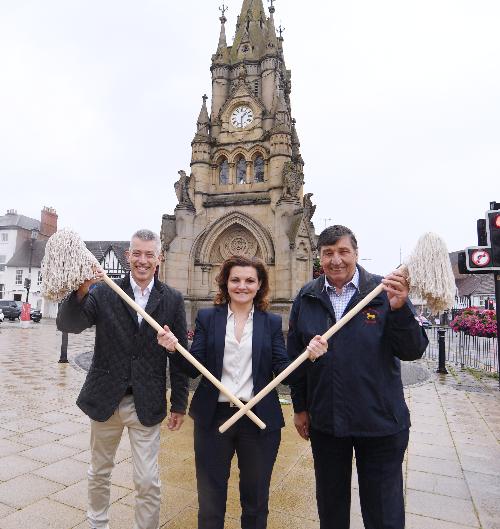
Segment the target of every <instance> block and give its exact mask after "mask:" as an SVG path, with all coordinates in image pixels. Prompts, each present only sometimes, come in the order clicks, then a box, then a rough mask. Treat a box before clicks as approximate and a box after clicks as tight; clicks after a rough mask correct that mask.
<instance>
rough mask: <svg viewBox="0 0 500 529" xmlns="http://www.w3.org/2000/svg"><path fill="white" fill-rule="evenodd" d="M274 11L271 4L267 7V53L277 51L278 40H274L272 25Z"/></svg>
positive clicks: (274, 30)
mask: <svg viewBox="0 0 500 529" xmlns="http://www.w3.org/2000/svg"><path fill="white" fill-rule="evenodd" d="M275 11H276V9H275V7H274V6H273V3H272V1H271V5H270V6H269V19H268V20H267V46H266V47H267V50H266V52H267V53H273V52H276V51H277V48H278V39H277V38H276V27H275V25H274V12H275Z"/></svg>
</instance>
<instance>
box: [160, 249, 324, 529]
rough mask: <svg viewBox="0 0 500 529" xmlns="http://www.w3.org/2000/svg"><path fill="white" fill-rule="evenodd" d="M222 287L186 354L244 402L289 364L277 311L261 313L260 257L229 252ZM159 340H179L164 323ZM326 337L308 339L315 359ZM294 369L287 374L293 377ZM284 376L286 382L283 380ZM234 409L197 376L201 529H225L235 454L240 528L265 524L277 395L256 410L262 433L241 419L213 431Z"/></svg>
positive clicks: (279, 420) (194, 410) (264, 280)
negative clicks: (264, 427) (221, 430)
mask: <svg viewBox="0 0 500 529" xmlns="http://www.w3.org/2000/svg"><path fill="white" fill-rule="evenodd" d="M217 283H218V287H219V292H218V293H217V296H216V298H215V301H214V307H210V308H206V309H201V310H200V311H199V312H198V315H197V318H196V328H195V333H194V338H193V344H192V346H191V351H190V352H191V354H192V355H193V356H194V357H195V358H196V359H197V360H198V361H199V362H201V363H202V364H203V365H204V366H205V367H206V368H207V369H208V370H209V371H210V372H211V373H213V374H214V375H215V376H216V377H217V378H218V379H219V380H221V381H222V383H223V384H224V385H225V386H226V387H227V389H228V390H229V391H231V393H233V394H234V395H236V396H237V397H238V398H239V399H240V400H242V401H248V400H250V398H251V397H253V396H254V395H255V394H257V393H258V392H259V391H260V390H261V389H262V388H264V387H265V386H266V385H267V384H268V383H269V382H270V381H271V380H272V379H273V377H274V376H275V375H277V374H279V373H280V372H281V371H283V370H284V369H285V368H286V367H287V366H288V365H289V364H290V360H289V358H288V355H287V352H286V347H285V342H284V339H283V333H282V329H281V316H278V315H277V314H271V313H270V312H266V309H267V307H268V305H269V301H268V294H269V280H268V275H267V271H266V269H265V267H264V264H263V263H262V261H260V260H259V259H257V258H252V259H247V258H245V257H241V256H233V257H230V258H229V259H227V260H226V261H225V262H224V263H223V264H222V267H221V271H220V273H219V275H218V276H217ZM165 331H166V332H165V333H164V334H163V335H159V337H158V341H159V343H160V344H161V345H163V346H164V347H166V348H167V349H168V350H170V351H172V350H175V344H176V342H177V339H176V338H175V336H174V335H173V334H172V333H171V332H170V331H169V329H168V327H165ZM326 347H327V344H326V341H325V340H323V339H322V338H321V337H320V336H315V337H314V338H313V339H312V340H311V342H310V344H309V347H308V349H309V355H310V359H311V360H312V361H314V360H315V359H316V358H317V357H319V356H321V355H322V354H324V352H325V351H326ZM182 369H183V370H184V371H185V372H186V373H187V374H188V375H189V376H191V377H192V378H195V377H197V376H198V375H199V372H198V371H197V370H196V368H194V367H193V366H192V365H191V364H190V363H188V362H187V361H186V360H185V359H184V358H182ZM293 378H294V377H293V374H292V375H291V376H290V377H288V379H292V380H293ZM287 381H288V380H287ZM237 409H238V408H236V407H234V405H232V404H231V403H229V402H228V401H227V398H226V397H225V396H224V395H222V393H220V392H219V390H218V389H217V388H216V387H215V386H214V385H213V384H212V383H211V382H209V381H208V380H206V379H205V378H204V377H202V379H201V381H200V383H199V385H198V388H197V389H196V391H195V393H194V396H193V399H192V401H191V407H190V410H189V415H190V416H191V417H192V418H193V419H194V450H195V461H196V477H197V483H198V502H199V511H198V529H223V528H224V517H225V512H226V500H227V483H228V479H229V474H230V469H231V460H232V458H233V456H234V453H235V452H236V454H237V455H238V467H239V470H240V502H241V509H242V514H241V527H242V529H265V528H266V527H267V515H268V500H269V485H270V482H271V474H272V470H273V466H274V462H275V461H276V456H277V454H278V448H279V444H280V440H281V428H282V427H283V426H284V425H285V422H284V420H283V413H282V411H281V406H280V403H279V399H278V393H277V392H276V390H273V391H272V392H271V393H269V394H268V395H267V396H266V397H264V398H263V399H262V400H261V401H260V402H259V403H258V404H256V405H255V407H254V408H253V411H254V413H255V414H256V415H257V416H258V417H259V418H260V419H262V421H264V422H265V423H266V429H265V430H259V428H258V427H257V426H255V424H254V423H253V422H252V421H251V420H250V419H248V417H246V416H244V417H242V418H241V419H240V420H239V421H238V422H236V424H234V425H233V426H232V427H231V428H229V429H228V430H227V431H226V432H225V433H223V434H221V433H219V431H218V428H219V426H220V425H221V424H223V423H224V422H226V420H227V419H229V418H230V417H231V416H232V415H233V414H234V413H235V412H236V411H237Z"/></svg>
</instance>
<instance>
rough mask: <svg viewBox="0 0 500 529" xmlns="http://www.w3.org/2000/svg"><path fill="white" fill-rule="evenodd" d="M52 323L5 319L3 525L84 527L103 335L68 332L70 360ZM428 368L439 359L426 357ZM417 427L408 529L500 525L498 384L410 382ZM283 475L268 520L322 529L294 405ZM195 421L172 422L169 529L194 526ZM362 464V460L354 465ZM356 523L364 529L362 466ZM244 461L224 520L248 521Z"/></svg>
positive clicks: (116, 501) (119, 463) (165, 438)
mask: <svg viewBox="0 0 500 529" xmlns="http://www.w3.org/2000/svg"><path fill="white" fill-rule="evenodd" d="M60 344H61V334H60V333H59V332H57V331H56V329H55V325H54V322H53V321H50V320H42V322H41V323H40V324H31V326H30V327H29V328H28V329H22V328H21V327H20V326H19V324H18V323H11V322H4V323H2V324H0V382H1V388H2V389H1V399H0V529H70V528H75V529H84V528H86V527H87V523H86V521H85V509H86V500H87V493H86V470H87V464H88V460H89V450H88V442H89V421H88V419H87V418H86V417H85V416H84V415H83V414H82V413H81V412H80V410H79V409H78V408H77V407H76V406H75V404H74V402H75V399H76V395H77V393H78V391H79V388H80V386H81V384H82V382H83V379H84V375H85V373H84V371H83V370H82V369H81V368H79V367H78V366H77V365H76V364H75V362H74V359H75V357H76V356H77V355H78V354H80V353H83V352H87V351H89V350H91V349H92V344H93V332H92V331H86V332H84V333H82V334H81V335H78V336H74V335H70V339H69V351H68V356H69V358H70V362H71V363H70V364H59V363H57V360H58V358H59V350H60ZM415 365H417V366H419V367H418V368H419V369H420V370H422V369H426V368H427V369H430V370H432V371H434V370H435V366H433V365H432V364H429V363H425V362H418V363H416V364H415ZM405 395H406V399H407V402H408V405H409V407H410V410H411V413H412V422H413V427H412V429H411V435H410V444H409V448H408V452H407V455H406V458H405V462H404V476H405V498H406V513H407V529H472V528H482V529H500V445H499V441H500V406H499V404H500V393H499V391H498V382H497V381H494V380H491V379H483V380H481V381H479V380H477V379H476V378H474V377H473V376H472V375H470V374H468V373H467V372H462V371H460V369H459V368H456V367H455V368H454V369H453V372H452V373H450V374H449V375H447V376H444V375H436V374H434V373H433V374H432V376H431V377H430V379H429V380H427V381H426V382H424V383H420V384H419V385H414V386H409V387H407V388H406V389H405ZM283 410H284V414H285V417H286V423H287V425H286V427H285V428H284V430H283V441H282V443H281V447H280V451H279V455H278V460H277V462H276V467H275V471H274V473H273V479H272V487H271V497H270V515H269V524H268V527H269V529H285V528H286V529H299V528H300V529H319V523H318V516H317V511H316V506H315V492H314V471H313V461H312V457H311V451H310V448H309V445H308V443H306V442H304V441H302V440H301V439H300V438H299V437H298V435H297V434H296V433H295V430H294V427H293V423H292V409H291V407H290V406H284V407H283ZM192 430H193V425H192V421H191V420H190V419H187V421H186V423H185V425H184V426H183V428H182V430H181V431H180V432H176V433H173V434H172V433H170V432H167V430H166V429H165V428H164V429H162V442H161V457H160V468H161V479H162V483H163V488H162V489H163V490H162V495H163V502H162V511H161V524H160V525H161V527H162V528H166V529H195V528H196V512H197V499H196V481H195V473H194V464H193V459H194V455H193V449H192ZM130 457H131V455H130V446H129V443H128V438H127V436H126V435H124V437H123V439H122V442H121V443H120V447H119V450H118V453H117V457H116V467H115V469H114V471H113V475H112V493H111V499H112V507H111V529H127V528H131V527H132V524H133V506H134V492H133V484H132V475H131V463H130ZM353 466H354V471H355V463H353ZM352 487H353V505H352V523H351V528H352V529H360V528H362V527H363V522H362V520H361V515H360V507H359V500H358V495H357V484H356V478H355V472H354V473H353V485H352ZM239 515H240V508H239V502H238V482H237V467H236V466H234V467H233V469H232V474H231V479H230V487H229V498H228V513H227V523H226V529H237V528H238V527H239V519H238V518H239Z"/></svg>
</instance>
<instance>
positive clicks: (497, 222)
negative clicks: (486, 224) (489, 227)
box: [492, 213, 500, 230]
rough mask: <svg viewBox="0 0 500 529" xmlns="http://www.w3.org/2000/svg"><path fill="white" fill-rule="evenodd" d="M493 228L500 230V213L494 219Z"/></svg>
mask: <svg viewBox="0 0 500 529" xmlns="http://www.w3.org/2000/svg"><path fill="white" fill-rule="evenodd" d="M492 224H493V227H494V228H497V229H499V230H500V213H497V214H496V215H495V217H494V218H493V222H492Z"/></svg>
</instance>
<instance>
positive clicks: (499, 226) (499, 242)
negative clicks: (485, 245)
mask: <svg viewBox="0 0 500 529" xmlns="http://www.w3.org/2000/svg"><path fill="white" fill-rule="evenodd" d="M486 219H487V223H486V226H487V231H488V238H489V240H490V248H491V261H492V266H494V267H500V211H498V210H497V211H488V212H487V214H486Z"/></svg>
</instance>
